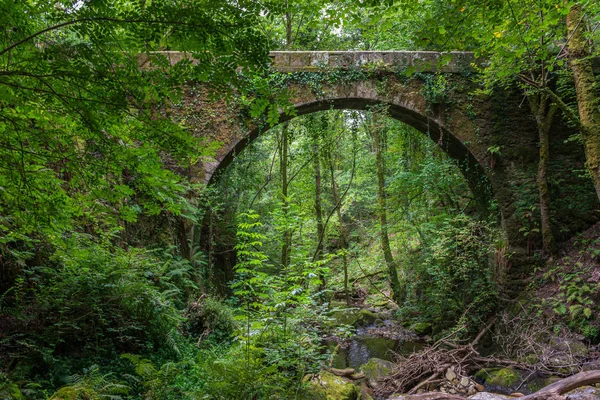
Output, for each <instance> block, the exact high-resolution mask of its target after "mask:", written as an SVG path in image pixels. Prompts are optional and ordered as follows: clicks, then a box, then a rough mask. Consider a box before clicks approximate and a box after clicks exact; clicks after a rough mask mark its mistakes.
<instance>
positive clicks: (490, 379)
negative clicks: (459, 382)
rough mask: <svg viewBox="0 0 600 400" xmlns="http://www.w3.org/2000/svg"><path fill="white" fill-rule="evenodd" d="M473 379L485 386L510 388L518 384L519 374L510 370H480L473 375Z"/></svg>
mask: <svg viewBox="0 0 600 400" xmlns="http://www.w3.org/2000/svg"><path fill="white" fill-rule="evenodd" d="M475 378H476V379H478V380H480V381H481V382H484V383H485V385H486V386H495V387H502V388H510V387H512V386H514V385H516V384H517V383H519V381H520V380H521V374H520V373H519V372H518V371H516V370H514V369H512V368H495V369H482V370H480V371H479V372H477V373H476V374H475Z"/></svg>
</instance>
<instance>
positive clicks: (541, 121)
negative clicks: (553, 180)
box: [528, 92, 558, 258]
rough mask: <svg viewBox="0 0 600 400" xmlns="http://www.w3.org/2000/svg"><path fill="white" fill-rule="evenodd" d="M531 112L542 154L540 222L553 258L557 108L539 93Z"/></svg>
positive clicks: (532, 98)
mask: <svg viewBox="0 0 600 400" xmlns="http://www.w3.org/2000/svg"><path fill="white" fill-rule="evenodd" d="M528 100H529V105H530V106H531V112H532V113H533V115H534V117H535V122H536V125H537V130H538V136H539V142H540V154H539V163H538V175H537V186H538V192H539V196H540V220H541V221H540V222H541V233H542V242H543V246H544V251H545V252H546V254H548V255H549V256H550V257H551V258H553V257H554V256H555V255H556V251H557V249H556V240H555V239H554V233H553V232H552V219H551V215H550V191H549V188H548V168H549V167H548V164H549V161H550V127H551V126H552V119H553V118H554V114H556V111H557V109H558V108H557V107H556V106H555V105H554V104H553V103H552V101H551V100H550V96H549V95H548V94H547V93H546V92H537V93H533V94H530V95H529V96H528Z"/></svg>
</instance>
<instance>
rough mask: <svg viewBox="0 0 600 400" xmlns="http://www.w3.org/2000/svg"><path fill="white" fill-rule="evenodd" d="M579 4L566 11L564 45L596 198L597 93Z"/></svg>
mask: <svg viewBox="0 0 600 400" xmlns="http://www.w3.org/2000/svg"><path fill="white" fill-rule="evenodd" d="M584 19H585V18H584V15H582V6H581V4H575V5H573V6H572V7H571V9H570V10H569V14H568V15H567V30H568V37H569V38H570V40H569V42H568V44H567V46H568V50H569V60H570V62H571V69H572V70H573V77H574V79H575V90H576V92H577V106H578V108H579V121H580V129H581V134H582V137H583V143H584V146H585V157H586V165H587V168H588V171H589V172H590V175H591V177H592V181H593V182H594V187H595V188H596V194H597V195H598V198H599V199H600V109H599V108H598V107H599V106H600V95H599V94H598V90H599V88H598V84H597V83H596V79H595V77H594V70H593V68H592V61H591V58H590V55H591V54H590V50H589V44H588V43H587V40H586V38H585V34H584V32H585V26H586V23H585V20H584Z"/></svg>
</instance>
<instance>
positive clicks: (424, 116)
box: [138, 51, 600, 262]
mask: <svg viewBox="0 0 600 400" xmlns="http://www.w3.org/2000/svg"><path fill="white" fill-rule="evenodd" d="M161 54H162V55H163V56H165V57H167V58H168V59H169V61H170V62H171V63H172V64H175V63H177V62H179V61H181V60H184V59H190V58H191V55H190V54H187V53H180V52H163V53H161ZM270 57H271V59H272V71H273V73H275V74H288V76H287V77H286V79H284V80H283V81H284V82H285V83H284V86H285V89H286V90H288V91H289V94H290V96H289V99H290V101H291V103H292V104H294V105H295V108H296V112H297V115H303V114H309V113H312V112H317V111H324V110H329V109H353V110H366V109H368V108H369V107H370V106H373V105H376V104H382V105H384V106H387V109H388V112H389V115H390V117H392V118H394V119H397V120H399V121H401V122H404V123H406V124H408V125H411V126H412V127H414V128H416V129H417V130H419V131H421V132H423V133H425V134H427V135H428V136H429V137H430V138H431V139H432V140H433V141H434V142H435V143H437V144H439V146H440V147H441V149H442V150H443V151H444V152H446V153H447V154H448V155H449V156H450V157H451V158H453V159H454V160H456V161H457V163H458V166H459V167H460V168H461V170H462V172H463V175H464V176H465V178H466V180H467V182H468V183H469V186H470V188H471V191H472V192H473V194H474V196H475V198H476V199H477V202H478V205H479V208H480V209H485V207H482V206H486V205H487V204H488V202H489V200H491V199H494V200H496V202H497V209H498V211H499V213H500V217H501V222H502V228H503V230H504V232H505V236H506V239H507V246H510V248H511V249H512V250H515V251H514V254H525V255H526V256H524V257H529V256H530V253H531V248H532V246H533V247H535V246H536V243H534V244H533V245H532V243H531V241H532V239H531V237H525V236H524V235H523V230H524V229H529V228H528V226H529V227H530V226H532V224H533V225H535V224H536V223H537V221H535V220H534V219H535V218H536V217H535V216H533V217H531V213H530V211H527V215H530V217H524V210H531V209H532V207H534V208H535V205H536V203H537V201H538V200H539V196H538V195H537V185H536V175H537V161H538V152H539V150H538V135H537V129H536V125H535V121H534V120H533V118H532V116H531V112H530V110H529V109H528V107H526V106H525V107H523V106H522V101H523V95H522V93H521V92H520V91H518V90H505V89H501V88H497V89H496V90H495V91H494V92H493V93H492V94H491V95H488V94H484V93H482V92H481V91H478V90H477V89H478V88H479V86H478V83H477V79H474V74H475V73H476V72H475V71H473V68H472V67H471V66H472V64H473V63H476V62H477V60H475V59H474V57H473V54H471V53H461V52H453V53H446V54H442V53H436V52H402V51H387V52H374V51H371V52H369V51H356V52H355V51H331V52H306V51H304V52H272V53H271V54H270ZM150 60H151V57H148V56H147V55H141V56H140V57H139V60H138V61H139V64H140V68H150V67H151V64H152V63H151V61H150ZM442 61H443V62H442ZM193 62H198V61H197V60H193ZM357 71H359V73H355V72H357ZM406 71H412V72H416V73H415V74H412V75H411V74H409V73H408V74H407V73H406ZM306 74H314V77H316V78H317V79H316V81H318V82H319V85H320V87H319V88H318V90H314V89H315V87H311V85H310V84H307V81H306V79H304V78H306V77H307V75H306ZM344 74H346V75H344ZM340 76H341V77H342V79H340ZM432 77H433V78H435V79H438V78H439V79H440V81H442V82H445V83H447V85H446V89H448V90H447V91H446V92H445V93H444V96H446V97H445V98H444V99H443V101H441V102H439V101H438V102H436V101H435V99H433V100H434V101H432V98H431V96H428V93H427V90H428V84H430V83H431V80H430V81H428V79H431V78H432ZM279 78H281V77H279ZM288 78H289V79H288ZM298 78H299V79H298ZM278 81H279V82H282V80H281V79H278ZM303 82H304V83H303ZM313 83H314V82H313ZM184 91H185V92H186V94H184V99H183V101H182V104H181V105H179V106H177V107H173V109H171V110H168V112H170V113H172V114H171V115H173V118H175V119H177V120H180V121H182V122H183V124H184V125H185V126H186V127H188V128H189V129H190V130H191V131H193V133H194V134H195V135H196V136H197V137H199V138H202V140H204V141H205V142H206V143H207V144H211V143H215V144H218V146H219V148H218V149H217V150H216V151H215V153H214V154H212V155H210V156H205V157H202V158H201V159H200V160H199V161H198V162H197V163H194V164H193V165H191V166H189V168H188V169H186V170H185V171H183V170H182V171H181V173H182V174H185V175H186V176H187V177H188V178H189V179H190V180H192V181H194V182H205V183H207V182H212V181H213V180H215V179H216V178H217V176H218V173H219V171H221V170H223V169H224V168H225V167H226V166H227V165H228V164H229V163H230V162H231V161H232V160H233V159H234V157H235V155H236V154H238V153H239V152H240V151H242V150H243V149H244V147H246V146H247V145H248V143H250V142H251V141H252V140H254V139H256V138H257V137H258V136H259V135H260V134H261V133H263V132H265V131H266V130H268V129H270V127H264V128H261V127H260V126H259V124H258V123H257V122H256V121H253V120H251V118H249V117H248V115H247V113H246V112H245V111H244V110H242V106H240V105H239V104H238V105H235V104H233V105H232V104H230V103H227V102H226V101H224V100H222V99H217V100H216V101H215V96H211V95H210V94H209V93H208V90H206V87H205V86H203V84H202V83H200V82H195V81H194V79H193V77H192V78H191V80H190V84H189V86H186V87H185V88H184ZM217 97H218V96H217ZM438 100H439V99H438ZM433 103H436V104H433ZM291 118H292V117H290V116H288V115H281V118H280V121H279V123H282V122H285V121H287V120H289V119H291ZM551 130H552V133H551V135H550V136H551V138H552V139H551V140H552V143H554V144H556V145H558V144H560V146H556V145H553V144H551V146H554V147H553V149H555V150H559V151H560V154H556V159H557V160H559V161H560V163H557V164H556V165H554V166H553V169H552V171H551V173H552V174H553V175H554V177H555V179H556V180H557V181H560V182H561V183H560V185H556V186H555V187H553V188H552V190H553V193H552V194H551V196H552V201H553V204H555V207H556V210H554V211H553V217H554V218H555V219H556V220H557V226H559V225H561V226H563V228H561V231H560V232H558V233H559V234H560V236H562V239H566V238H568V237H569V235H571V234H572V233H573V232H577V231H580V230H582V229H585V228H586V227H588V226H589V224H590V223H592V222H595V221H597V219H598V218H599V217H598V216H599V215H600V214H598V213H597V211H596V210H597V209H598V200H597V196H596V194H595V191H594V190H593V187H592V186H591V185H590V184H589V182H587V181H585V178H582V177H581V176H579V175H577V171H578V170H581V169H582V168H583V166H582V165H583V164H582V160H584V155H583V151H582V148H581V146H580V145H578V144H577V143H575V142H569V143H570V144H568V145H565V139H567V138H568V137H569V135H571V134H572V133H573V132H572V129H571V128H569V127H567V126H565V125H564V124H561V123H560V122H557V123H556V124H553V126H552V128H551ZM555 150H553V151H555ZM492 189H493V190H492ZM572 198H577V203H578V204H580V207H578V208H576V209H568V210H566V209H564V207H563V206H562V205H561V201H562V199H572ZM571 203H572V201H571ZM527 218H529V219H527ZM534 240H537V239H534ZM511 260H512V261H511V262H516V261H515V260H516V258H515V257H514V256H513V257H512V259H511ZM527 262H529V261H527Z"/></svg>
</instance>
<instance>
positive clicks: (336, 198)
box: [329, 151, 350, 305]
mask: <svg viewBox="0 0 600 400" xmlns="http://www.w3.org/2000/svg"><path fill="white" fill-rule="evenodd" d="M329 169H330V171H331V194H332V195H333V205H334V207H335V206H336V205H337V207H336V210H335V211H336V213H337V217H338V221H339V224H340V247H341V248H343V249H347V248H348V231H347V229H346V225H345V224H344V220H343V219H342V205H341V204H340V201H341V200H340V195H339V191H338V187H337V183H336V181H335V167H334V165H333V154H332V151H330V152H329ZM342 267H343V268H344V299H345V300H346V304H348V305H349V304H350V291H349V288H348V255H347V254H346V252H344V253H343V255H342Z"/></svg>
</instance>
